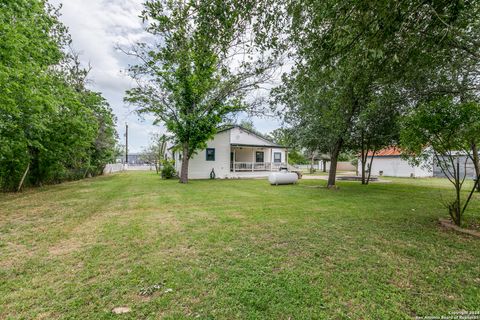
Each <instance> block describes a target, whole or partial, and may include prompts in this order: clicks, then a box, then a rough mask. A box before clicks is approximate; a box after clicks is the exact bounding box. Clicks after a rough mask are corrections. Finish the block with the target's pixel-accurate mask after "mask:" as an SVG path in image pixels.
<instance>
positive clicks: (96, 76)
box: [50, 0, 279, 152]
mask: <svg viewBox="0 0 480 320" xmlns="http://www.w3.org/2000/svg"><path fill="white" fill-rule="evenodd" d="M50 3H52V4H53V5H55V6H58V5H60V4H61V3H62V9H61V11H60V12H61V14H62V16H61V18H60V19H61V21H62V22H63V23H64V24H65V25H66V26H67V27H68V28H69V32H70V34H71V36H72V39H73V44H72V45H73V48H74V49H75V50H76V51H78V52H80V53H81V57H80V58H81V59H82V62H83V63H85V64H88V63H90V64H91V66H92V71H91V73H90V80H92V84H91V85H90V86H91V88H92V89H93V90H95V91H99V92H102V94H103V96H104V97H105V98H106V99H107V100H108V101H109V102H110V104H111V106H112V108H113V110H114V112H115V115H116V116H117V119H118V125H117V129H118V132H119V136H120V138H121V139H122V140H123V135H124V132H125V122H128V123H129V145H130V146H129V149H130V150H131V152H138V151H141V149H142V147H143V146H146V145H148V144H149V142H150V134H151V133H153V132H163V131H164V129H163V128H161V127H159V126H154V125H152V123H153V117H146V118H145V120H144V121H143V120H140V119H139V118H138V116H136V115H135V114H134V113H133V112H132V111H133V110H132V108H131V107H128V106H127V105H126V104H125V103H124V102H123V96H124V93H125V90H127V89H128V88H130V87H131V86H132V85H133V83H132V81H131V80H130V79H129V78H128V77H127V76H125V75H124V74H122V71H124V70H125V69H126V68H127V67H128V64H129V63H133V61H132V60H131V59H130V58H129V57H126V56H125V55H124V54H123V53H121V52H118V51H116V50H115V47H116V46H117V45H120V46H127V47H128V46H130V45H132V44H134V43H136V42H139V41H146V40H147V39H148V37H149V35H148V34H147V33H146V32H145V31H144V30H143V26H142V22H141V19H140V18H139V15H140V13H141V10H142V3H143V0H50ZM252 120H253V122H254V124H255V126H256V127H257V128H258V129H259V130H260V131H263V132H268V131H271V130H273V129H275V128H276V127H278V126H279V123H278V121H276V120H273V119H271V120H265V119H255V118H254V119H252Z"/></svg>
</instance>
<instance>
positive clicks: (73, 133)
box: [0, 0, 116, 190]
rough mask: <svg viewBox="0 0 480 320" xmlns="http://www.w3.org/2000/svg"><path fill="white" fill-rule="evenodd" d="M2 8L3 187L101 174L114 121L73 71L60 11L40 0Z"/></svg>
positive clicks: (0, 144)
mask: <svg viewBox="0 0 480 320" xmlns="http://www.w3.org/2000/svg"><path fill="white" fill-rule="evenodd" d="M0 7H1V10H0V43H1V45H0V186H1V188H2V189H4V190H15V189H19V188H20V187H21V185H22V184H23V183H25V184H30V185H40V184H43V183H52V182H60V181H63V180H66V179H73V178H80V177H84V176H86V175H87V174H98V173H101V172H102V170H103V166H104V165H105V164H106V163H107V162H109V161H111V160H112V158H113V156H114V154H113V153H114V152H113V150H114V146H115V141H116V139H115V135H116V133H115V129H114V116H113V114H112V111H111V109H110V107H109V106H108V103H107V102H106V101H105V99H103V98H102V97H101V96H100V94H98V93H95V92H92V91H90V90H88V89H86V88H85V86H84V79H85V78H84V76H85V74H86V71H81V72H80V69H78V68H77V69H75V68H74V65H76V66H78V60H77V59H76V58H77V57H76V55H73V54H71V53H69V51H68V49H69V44H70V37H69V35H68V33H67V30H66V28H65V27H64V26H63V25H62V24H61V23H60V22H59V21H58V11H57V10H56V9H55V8H54V7H52V6H51V5H49V4H48V3H46V2H45V1H40V0H33V1H26V0H20V1H6V2H3V3H2V4H1V5H0Z"/></svg>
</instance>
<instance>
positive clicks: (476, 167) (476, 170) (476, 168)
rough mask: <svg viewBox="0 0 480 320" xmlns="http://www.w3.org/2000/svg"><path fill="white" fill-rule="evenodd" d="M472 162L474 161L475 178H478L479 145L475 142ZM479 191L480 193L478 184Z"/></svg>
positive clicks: (479, 170)
mask: <svg viewBox="0 0 480 320" xmlns="http://www.w3.org/2000/svg"><path fill="white" fill-rule="evenodd" d="M472 161H473V166H474V167H475V176H476V177H478V176H480V165H479V163H478V149H477V144H476V143H475V142H472ZM477 191H478V192H480V184H479V183H477Z"/></svg>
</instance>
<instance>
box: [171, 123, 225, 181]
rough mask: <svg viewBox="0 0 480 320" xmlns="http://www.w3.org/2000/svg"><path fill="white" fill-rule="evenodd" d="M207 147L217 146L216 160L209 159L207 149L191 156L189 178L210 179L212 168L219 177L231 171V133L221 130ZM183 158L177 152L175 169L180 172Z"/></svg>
mask: <svg viewBox="0 0 480 320" xmlns="http://www.w3.org/2000/svg"><path fill="white" fill-rule="evenodd" d="M207 148H215V161H207V160H206V159H207V156H206V152H207V151H206V150H205V149H203V150H200V151H199V152H198V153H197V154H196V155H194V156H192V157H191V158H190V161H189V164H188V178H189V179H210V172H211V171H212V168H213V169H214V171H215V175H216V177H217V178H221V179H223V178H225V177H226V176H227V175H228V174H229V173H230V133H229V132H228V131H224V132H220V133H218V134H217V135H215V137H214V138H213V139H212V140H210V141H208V142H207ZM181 168H182V160H179V152H176V153H175V169H176V170H177V172H178V173H179V174H180V171H181Z"/></svg>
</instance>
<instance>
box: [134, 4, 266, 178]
mask: <svg viewBox="0 0 480 320" xmlns="http://www.w3.org/2000/svg"><path fill="white" fill-rule="evenodd" d="M254 3H255V2H254V1H234V0H232V1H221V2H218V1H213V0H209V1H201V2H195V1H180V0H177V1H166V0H155V1H147V2H146V3H145V4H144V11H143V12H142V19H143V21H144V22H146V23H148V26H147V31H148V32H149V33H150V34H151V35H153V36H154V37H156V38H157V40H158V41H157V44H156V45H150V46H149V45H147V44H145V43H139V44H137V46H136V47H134V48H133V49H132V50H130V51H129V52H127V53H128V54H130V55H133V56H135V57H137V58H138V59H139V60H140V61H141V62H140V64H138V65H135V66H133V67H131V68H130V69H129V71H130V74H131V76H132V77H133V78H134V79H136V80H137V84H138V85H137V86H136V87H135V88H133V89H131V90H128V91H127V93H126V97H125V101H127V102H129V103H132V104H135V105H138V106H139V108H138V112H139V113H140V114H143V113H152V114H154V115H155V116H156V118H157V122H162V123H164V124H165V126H166V128H167V130H168V131H169V132H171V133H173V134H174V136H175V140H176V144H178V145H179V146H180V148H181V150H182V154H183V157H182V166H181V176H180V182H181V183H187V182H188V164H189V160H190V158H191V157H192V155H194V154H195V153H196V152H197V151H198V150H200V149H203V148H204V147H205V145H206V142H207V141H208V140H209V139H211V138H212V137H213V135H214V134H215V132H216V130H217V127H218V126H219V124H221V123H222V122H223V121H224V120H225V119H226V117H227V116H228V115H229V114H231V113H234V112H238V111H240V110H244V109H245V104H244V103H242V99H243V97H244V96H245V94H246V93H247V92H248V91H249V90H251V89H253V88H256V87H257V85H258V84H259V83H261V82H263V81H264V80H265V77H266V76H267V74H266V73H265V70H267V69H268V68H269V67H270V66H271V61H270V60H263V59H262V58H261V57H260V58H259V59H258V60H256V61H255V63H253V60H248V59H243V58H241V57H244V56H245V57H248V54H253V53H254V51H252V50H253V49H252V46H250V43H251V41H252V40H251V39H249V36H248V35H245V33H244V31H245V30H246V29H247V28H248V26H249V25H250V24H251V21H250V20H251V16H250V8H251V7H252V6H253V4H254ZM244 54H246V55H244Z"/></svg>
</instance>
